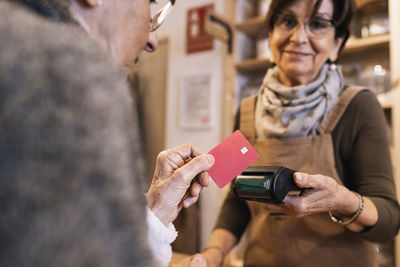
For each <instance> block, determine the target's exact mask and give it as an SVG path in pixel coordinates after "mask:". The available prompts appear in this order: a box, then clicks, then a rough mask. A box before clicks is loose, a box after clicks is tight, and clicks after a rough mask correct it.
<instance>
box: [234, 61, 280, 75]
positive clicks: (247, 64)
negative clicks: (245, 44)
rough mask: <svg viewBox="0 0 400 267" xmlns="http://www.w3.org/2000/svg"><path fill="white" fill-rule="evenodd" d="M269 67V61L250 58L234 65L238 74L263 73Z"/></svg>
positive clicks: (270, 64)
mask: <svg viewBox="0 0 400 267" xmlns="http://www.w3.org/2000/svg"><path fill="white" fill-rule="evenodd" d="M271 66H272V63H271V61H270V60H269V59H258V58H250V59H246V60H243V61H241V62H239V63H236V70H237V71H238V72H240V73H260V72H264V73H265V72H266V71H267V69H268V68H269V67H271Z"/></svg>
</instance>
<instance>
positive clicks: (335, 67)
mask: <svg viewBox="0 0 400 267" xmlns="http://www.w3.org/2000/svg"><path fill="white" fill-rule="evenodd" d="M336 69H337V66H336V64H335V63H333V62H330V63H329V70H336Z"/></svg>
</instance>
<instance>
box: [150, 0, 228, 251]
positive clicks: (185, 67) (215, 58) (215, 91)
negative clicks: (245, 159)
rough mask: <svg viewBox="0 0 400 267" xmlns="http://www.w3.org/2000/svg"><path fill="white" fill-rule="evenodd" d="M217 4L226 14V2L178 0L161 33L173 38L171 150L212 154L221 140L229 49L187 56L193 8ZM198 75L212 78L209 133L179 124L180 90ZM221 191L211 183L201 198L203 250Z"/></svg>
mask: <svg viewBox="0 0 400 267" xmlns="http://www.w3.org/2000/svg"><path fill="white" fill-rule="evenodd" d="M165 3H167V1H166V0H163V1H159V4H157V5H152V14H154V13H155V12H156V11H157V10H158V9H159V8H160V7H162V6H163V5H164V4H165ZM210 3H214V9H215V11H217V12H220V13H222V9H223V1H216V0H177V1H176V3H175V7H174V9H173V10H172V12H171V14H170V15H169V17H168V18H167V20H166V21H165V23H164V24H163V25H162V26H161V27H160V29H159V30H158V36H159V38H160V39H161V38H168V39H169V47H170V53H169V69H168V86H167V122H166V125H167V126H166V128H167V129H166V142H165V143H166V146H167V147H168V148H170V147H173V146H177V145H179V144H182V143H187V142H190V143H193V144H195V145H196V146H198V147H199V148H200V149H202V150H203V151H204V152H208V151H209V150H210V149H212V148H213V147H214V146H215V145H216V144H218V143H219V142H220V141H221V140H220V137H221V124H220V120H221V91H222V88H223V84H222V77H223V53H225V51H226V48H225V46H224V45H223V44H221V43H219V42H218V41H214V49H213V50H212V51H211V50H210V51H209V52H208V51H207V52H200V53H195V54H191V55H187V54H186V52H185V51H186V39H185V34H186V16H187V11H188V10H189V9H191V8H193V7H198V6H203V5H207V4H210ZM195 74H210V76H211V107H212V110H211V118H212V122H211V125H212V127H211V128H210V129H207V130H197V131H195V130H184V129H182V128H180V127H179V124H178V112H179V102H178V101H179V90H180V81H181V78H182V77H185V76H190V75H195ZM220 202H221V192H220V190H219V189H218V187H217V186H216V185H215V184H214V183H213V182H211V185H210V186H209V187H208V188H207V189H205V190H204V191H203V192H202V194H201V198H200V207H201V216H200V218H201V248H204V247H205V246H206V244H207V242H208V238H209V235H210V233H211V231H212V228H213V226H214V223H215V220H216V218H217V215H218V211H219V205H220Z"/></svg>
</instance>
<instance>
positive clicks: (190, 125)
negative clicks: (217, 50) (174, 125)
mask: <svg viewBox="0 0 400 267" xmlns="http://www.w3.org/2000/svg"><path fill="white" fill-rule="evenodd" d="M210 83H211V77H210V75H209V74H201V75H194V76H186V77H183V78H182V81H181V92H180V103H179V111H178V116H179V126H180V127H181V128H183V129H188V130H197V129H209V128H210V127H211V118H210V116H211V104H210V102H211V99H210V97H211V88H210V87H211V84H210Z"/></svg>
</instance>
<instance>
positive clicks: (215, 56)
mask: <svg viewBox="0 0 400 267" xmlns="http://www.w3.org/2000/svg"><path fill="white" fill-rule="evenodd" d="M262 2H268V1H264V0H218V1H217V0H176V4H175V7H174V9H173V10H172V12H171V14H170V16H169V17H168V19H167V20H166V22H165V23H164V24H163V25H162V27H161V28H160V29H159V30H158V37H159V49H158V50H157V51H156V52H155V53H152V54H148V53H143V54H142V56H141V60H140V62H139V64H138V66H137V67H136V68H135V70H134V71H133V72H132V73H131V75H130V76H131V78H130V82H131V84H132V88H133V89H132V91H133V93H134V94H135V95H136V99H137V101H138V104H139V105H138V106H139V109H140V110H139V113H140V121H141V123H142V129H143V132H142V135H143V137H144V140H145V144H144V147H145V151H144V153H145V154H146V159H147V160H146V161H147V164H148V166H147V172H148V179H149V180H150V179H151V177H152V172H153V170H154V165H155V161H156V157H157V154H158V152H159V151H161V150H163V149H166V148H171V147H174V146H177V145H180V144H183V143H193V144H195V145H196V146H198V147H199V148H200V149H201V150H203V151H204V152H207V151H209V150H210V149H212V148H213V147H214V146H215V145H217V144H218V143H219V142H221V141H222V140H223V138H225V137H226V136H227V134H228V133H229V131H231V129H229V127H230V125H231V124H232V123H231V122H232V118H231V117H232V116H231V115H232V114H233V113H234V110H235V109H236V107H237V104H238V103H239V101H240V98H241V97H244V96H245V95H248V94H254V93H256V92H257V90H258V86H259V84H260V83H261V80H260V77H262V75H263V73H265V70H266V68H264V70H263V71H261V72H262V73H261V74H260V66H261V69H262V68H263V66H268V64H267V63H266V61H265V60H264V59H262V60H260V61H258V64H259V66H258V67H257V68H255V69H254V66H253V69H252V68H251V67H250V69H246V68H245V69H240V66H238V65H239V64H236V63H235V62H237V61H243V62H245V60H246V59H248V58H249V57H255V58H258V59H260V58H265V57H268V56H269V53H268V50H266V49H265V47H267V46H268V45H267V41H266V40H262V39H263V38H259V37H256V41H255V42H253V43H252V44H249V40H247V39H248V37H246V34H242V33H241V32H240V25H243V22H245V21H246V19H249V16H256V17H260V16H259V15H260V14H261V13H259V14H255V13H257V12H261V9H262V8H265V6H264V7H263V6H262V5H263V3H262ZM369 2H377V3H375V4H376V6H375V7H372V8H371V6H370V7H369V8H368V7H367V6H368V5H369V4H370V3H369ZM399 2H400V1H398V0H389V1H387V0H378V1H376V0H361V1H357V4H358V5H360V6H362V5H364V6H366V7H367V8H364V9H363V11H362V12H361V11H360V14H358V15H359V16H358V17H356V19H355V21H354V23H353V29H352V30H353V33H355V35H356V36H357V37H358V38H362V37H364V38H365V39H366V38H368V37H371V36H372V37H374V38H375V40H374V42H375V43H373V44H371V45H370V44H367V45H363V44H360V45H358V43H357V42H356V45H355V46H354V47H353V48H352V50H349V51H345V53H344V56H342V58H341V60H340V63H341V64H343V65H344V67H343V72H344V74H345V76H346V79H347V82H348V83H349V84H357V85H366V86H368V87H369V88H371V89H372V90H374V91H376V92H377V93H385V97H381V96H380V97H381V98H382V99H381V102H382V103H384V104H383V106H384V110H385V114H386V115H387V119H388V124H389V125H390V126H388V134H389V137H390V140H391V143H392V152H393V154H392V155H393V162H394V165H395V166H394V167H395V169H396V168H397V169H399V168H400V162H399V160H397V159H400V151H399V150H400V149H399V143H400V140H399V139H400V132H399V130H398V129H400V127H399V124H400V107H399V105H400V104H396V102H397V103H400V97H399V95H400V94H399V93H398V91H399V90H398V89H396V90H394V88H395V87H398V86H399V85H398V83H397V82H396V81H398V80H399V77H400V51H396V50H399V49H395V44H398V45H397V47H399V45H400V26H398V27H390V25H400V3H399ZM166 3H167V0H160V1H158V4H152V6H151V9H152V10H151V12H152V14H155V13H156V12H157V11H158V9H159V8H161V7H162V6H163V5H164V4H166ZM210 4H213V6H214V12H215V13H216V14H218V15H221V17H222V18H224V19H226V21H227V22H229V23H230V25H232V27H233V30H234V31H235V32H236V30H237V32H238V33H237V34H235V40H234V42H233V45H234V52H233V54H232V55H229V53H228V48H227V45H226V44H225V43H224V42H221V41H219V40H217V39H215V40H214V41H213V48H212V49H211V50H208V51H204V52H198V53H192V54H187V53H186V31H187V16H188V10H190V9H193V8H196V7H201V6H206V5H210ZM264 4H265V3H264ZM249 7H250V8H251V7H253V9H254V7H256V8H255V9H256V10H252V11H248V10H249ZM377 7H378V8H377ZM257 9H258V10H257ZM246 10H247V11H246ZM396 10H397V11H396ZM264 11H265V10H263V11H262V12H264ZM249 12H250V13H249ZM254 12H255V13H254ZM249 14H250V15H249ZM395 20H397V21H395ZM373 23H375V24H376V25H375V26H376V27H375V28H374V27H371V24H373ZM396 23H397V24H396ZM372 26H374V25H372ZM386 27H387V28H386ZM238 29H239V30H238ZM385 31H386V32H385ZM396 59H397V60H396ZM245 63H246V62H245ZM235 64H236V65H235ZM230 65H232V68H230V67H229V66H230ZM244 66H245V67H246V66H247V65H244ZM396 70H398V71H396ZM253 72H255V73H256V75H253ZM249 73H250V75H249ZM199 76H200V77H201V76H202V77H208V80H209V87H208V88H209V94H208V95H207V96H208V99H209V108H210V112H209V122H208V123H207V124H206V126H205V127H198V128H196V127H190V125H189V126H188V125H184V123H182V119H181V117H180V115H181V114H180V113H181V112H182V110H185V107H182V105H181V104H180V101H181V98H182V88H183V87H184V86H185V85H184V82H185V81H188V80H190V79H192V78H193V79H195V78H196V77H199ZM227 88H228V89H227ZM392 89H393V90H392ZM227 90H228V91H227ZM229 90H230V91H229ZM393 92H395V93H393ZM388 93H389V94H388ZM232 95H234V96H235V97H234V99H232ZM385 105H386V106H385ZM227 108H228V110H229V109H230V110H232V112H231V113H232V114H230V113H229V112H227V111H226V109H227ZM397 166H399V167H397ZM396 174H397V173H396ZM398 177H399V176H398V175H397V188H399V183H400V181H399V180H398ZM397 190H398V192H397V193H398V195H400V192H399V189H397ZM225 194H226V188H225V189H224V190H220V189H219V188H218V187H217V186H216V185H215V184H214V183H213V182H211V184H210V186H209V187H208V188H206V189H205V190H204V191H203V192H202V194H201V198H200V201H199V203H198V204H197V205H196V206H194V207H192V208H190V209H188V210H184V211H182V213H181V215H180V217H179V218H178V219H177V221H176V225H177V228H178V230H180V236H179V238H178V240H177V242H176V243H175V244H174V247H173V248H174V250H175V251H178V252H182V253H188V254H191V253H194V252H198V251H201V250H202V249H204V248H205V247H206V245H207V242H208V238H209V236H210V234H211V232H212V229H213V226H214V224H215V221H216V219H217V216H218V211H219V209H220V207H221V204H222V201H223V199H224V197H225ZM399 247H400V242H399V237H397V240H396V242H391V243H390V244H388V245H387V246H385V247H382V250H385V252H384V253H385V254H387V255H388V256H385V257H386V258H383V259H382V262H381V266H384V267H392V266H396V267H400V253H399V250H400V248H399Z"/></svg>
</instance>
